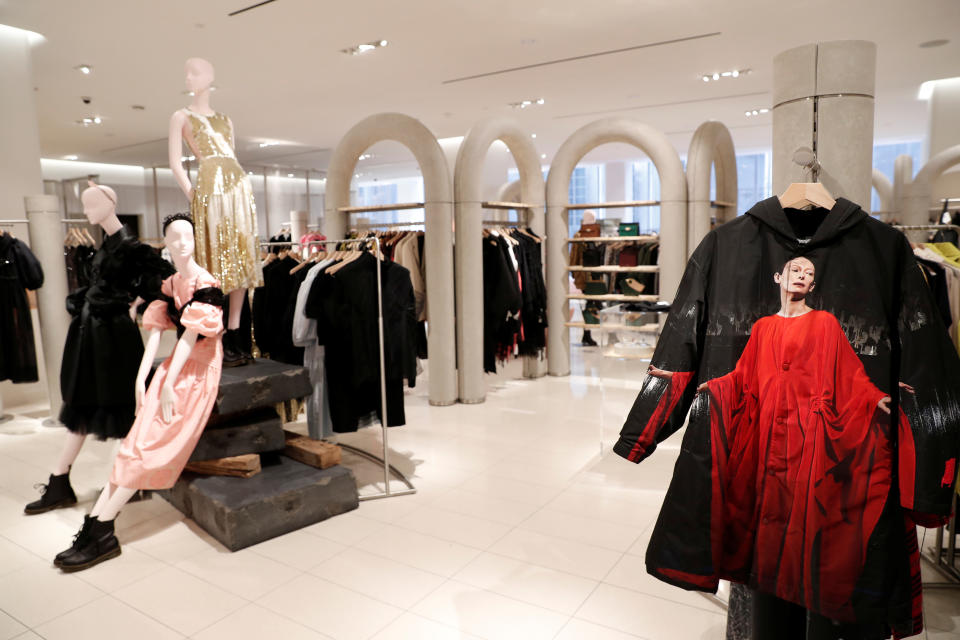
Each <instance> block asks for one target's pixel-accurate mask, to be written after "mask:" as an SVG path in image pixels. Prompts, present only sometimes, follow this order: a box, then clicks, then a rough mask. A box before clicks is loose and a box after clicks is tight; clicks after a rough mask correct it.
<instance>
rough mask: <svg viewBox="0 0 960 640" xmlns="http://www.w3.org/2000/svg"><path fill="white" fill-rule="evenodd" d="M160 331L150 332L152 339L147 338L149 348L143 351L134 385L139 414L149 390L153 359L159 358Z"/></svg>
mask: <svg viewBox="0 0 960 640" xmlns="http://www.w3.org/2000/svg"><path fill="white" fill-rule="evenodd" d="M162 333H163V332H162V331H161V330H160V329H153V330H152V331H150V337H149V338H147V346H146V347H144V349H143V358H141V360H140V368H139V369H138V370H137V381H136V382H135V383H134V394H135V395H136V398H137V413H140V407H141V405H142V404H143V394H144V393H145V392H146V389H147V376H148V375H150V368H151V367H152V366H153V359H154V358H156V357H157V349H159V348H160V334H162Z"/></svg>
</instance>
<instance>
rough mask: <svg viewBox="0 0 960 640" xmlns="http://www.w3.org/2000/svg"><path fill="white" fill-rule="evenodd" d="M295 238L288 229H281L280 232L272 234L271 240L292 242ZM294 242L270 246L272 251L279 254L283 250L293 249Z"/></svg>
mask: <svg viewBox="0 0 960 640" xmlns="http://www.w3.org/2000/svg"><path fill="white" fill-rule="evenodd" d="M292 241H293V238H291V237H290V231H289V230H287V229H281V230H280V232H279V233H277V234H275V235H272V236H270V242H292ZM292 248H293V245H292V244H287V245H273V246H271V247H270V253H276V254H279V253H280V252H281V251H287V250H288V249H292Z"/></svg>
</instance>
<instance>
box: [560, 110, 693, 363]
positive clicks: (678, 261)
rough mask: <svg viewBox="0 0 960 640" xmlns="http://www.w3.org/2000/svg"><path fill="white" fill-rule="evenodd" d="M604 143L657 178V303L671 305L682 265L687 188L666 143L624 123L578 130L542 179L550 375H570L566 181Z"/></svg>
mask: <svg viewBox="0 0 960 640" xmlns="http://www.w3.org/2000/svg"><path fill="white" fill-rule="evenodd" d="M610 142H624V143H626V144H632V145H634V146H635V147H638V148H639V149H640V150H641V151H643V152H644V153H646V154H647V156H649V157H650V159H651V160H652V161H653V164H654V166H655V167H656V168H657V172H658V173H659V174H660V203H661V204H660V258H659V264H660V298H661V299H663V300H672V299H673V296H674V295H675V294H676V292H677V286H678V285H679V284H680V276H681V275H682V273H683V266H684V264H685V263H686V259H687V186H686V177H685V176H684V173H683V164H682V163H681V162H680V156H679V155H678V154H677V151H676V149H674V148H673V145H671V144H670V141H669V140H668V139H667V137H666V136H665V135H664V134H663V133H661V132H660V131H657V130H656V129H654V128H653V127H650V126H649V125H645V124H642V123H640V122H637V121H635V120H632V119H629V118H620V117H612V118H604V119H602V120H597V121H595V122H591V123H590V124H587V125H585V126H583V127H581V128H580V129H578V130H577V131H576V132H574V134H573V135H572V136H570V137H569V138H568V139H567V141H566V142H564V143H563V145H562V146H561V147H560V149H559V151H557V154H556V156H555V157H554V159H553V162H552V163H551V165H550V174H549V175H548V176H547V321H548V322H549V324H550V332H549V334H548V338H547V357H548V369H549V373H550V375H554V376H565V375H569V373H570V335H569V332H568V331H566V329H565V327H564V322H566V320H567V305H568V303H567V299H566V295H567V292H568V291H569V286H568V284H567V280H568V276H567V266H568V264H567V258H568V255H569V254H568V252H567V233H568V230H567V210H566V206H567V204H569V202H568V196H569V189H570V176H571V174H572V173H573V170H574V168H576V166H577V163H578V162H579V161H580V159H581V158H583V156H585V155H586V154H587V153H588V152H589V151H591V150H592V149H594V148H596V147H599V146H600V145H603V144H607V143H610Z"/></svg>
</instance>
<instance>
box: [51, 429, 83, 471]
mask: <svg viewBox="0 0 960 640" xmlns="http://www.w3.org/2000/svg"><path fill="white" fill-rule="evenodd" d="M86 440H87V435H86V434H84V433H74V432H73V431H68V432H67V438H66V440H65V441H64V443H63V449H62V450H61V451H60V459H59V460H58V461H57V465H56V466H55V467H54V468H53V475H55V476H60V475H63V474H65V473H69V472H70V467H72V466H73V462H74V460H76V459H77V456H78V455H79V454H80V448H81V447H83V443H84V442H86Z"/></svg>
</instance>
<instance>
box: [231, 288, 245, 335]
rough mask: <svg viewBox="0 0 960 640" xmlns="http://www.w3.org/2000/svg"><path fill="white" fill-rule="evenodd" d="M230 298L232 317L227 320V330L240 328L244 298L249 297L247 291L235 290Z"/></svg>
mask: <svg viewBox="0 0 960 640" xmlns="http://www.w3.org/2000/svg"><path fill="white" fill-rule="evenodd" d="M228 295H229V296H230V315H229V317H228V318H227V329H239V328H240V312H241V311H242V310H243V298H244V296H246V295H247V290H246V289H234V290H233V291H231V292H230V293H229V294H228Z"/></svg>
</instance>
